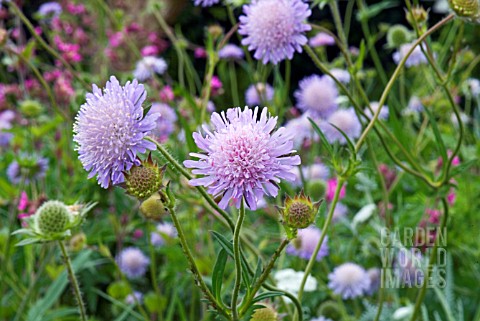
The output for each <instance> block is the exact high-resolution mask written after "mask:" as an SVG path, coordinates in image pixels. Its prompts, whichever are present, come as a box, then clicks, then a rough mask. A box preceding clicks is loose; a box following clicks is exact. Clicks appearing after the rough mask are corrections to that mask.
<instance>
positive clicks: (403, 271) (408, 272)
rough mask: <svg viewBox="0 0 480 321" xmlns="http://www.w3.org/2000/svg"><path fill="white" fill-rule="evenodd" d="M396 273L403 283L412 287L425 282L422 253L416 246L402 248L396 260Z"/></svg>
mask: <svg viewBox="0 0 480 321" xmlns="http://www.w3.org/2000/svg"><path fill="white" fill-rule="evenodd" d="M394 269H395V275H396V277H397V278H399V279H400V281H401V282H402V284H404V285H406V286H409V287H412V286H414V285H420V284H422V282H423V270H422V254H421V253H420V251H419V250H418V249H416V248H412V249H405V248H402V249H400V251H399V252H398V254H397V256H396V258H395V262H394Z"/></svg>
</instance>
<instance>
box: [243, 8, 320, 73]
mask: <svg viewBox="0 0 480 321" xmlns="http://www.w3.org/2000/svg"><path fill="white" fill-rule="evenodd" d="M243 12H244V14H245V15H244V16H240V28H239V30H238V33H240V34H241V35H244V36H245V38H244V39H243V40H242V45H244V46H248V50H255V54H254V55H253V57H254V58H255V59H257V60H262V62H263V63H264V64H266V63H268V62H272V63H274V64H277V63H278V62H280V61H282V60H284V59H285V58H288V59H292V58H293V54H294V53H295V51H298V52H302V46H303V45H305V44H306V43H307V41H308V39H307V37H306V36H305V35H304V33H305V31H308V30H310V29H311V27H310V26H309V25H308V24H307V23H305V20H306V19H307V18H308V17H309V16H310V14H311V13H312V12H311V10H310V9H309V7H308V4H307V3H304V2H303V1H302V0H252V3H251V4H250V5H245V6H243Z"/></svg>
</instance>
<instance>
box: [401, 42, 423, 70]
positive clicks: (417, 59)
mask: <svg viewBox="0 0 480 321" xmlns="http://www.w3.org/2000/svg"><path fill="white" fill-rule="evenodd" d="M412 46H413V43H407V44H404V45H402V46H401V47H400V49H399V50H398V51H396V52H394V53H393V61H395V63H396V64H397V65H398V64H399V63H400V61H401V60H402V59H403V58H404V57H405V56H406V55H407V53H408V51H409V50H410V48H412ZM427 62H428V60H427V57H425V55H424V54H423V52H422V49H421V48H420V46H416V47H415V49H414V50H413V52H412V54H411V55H410V56H409V57H408V58H407V60H406V61H405V67H407V68H409V67H413V66H418V65H420V64H426V63H427Z"/></svg>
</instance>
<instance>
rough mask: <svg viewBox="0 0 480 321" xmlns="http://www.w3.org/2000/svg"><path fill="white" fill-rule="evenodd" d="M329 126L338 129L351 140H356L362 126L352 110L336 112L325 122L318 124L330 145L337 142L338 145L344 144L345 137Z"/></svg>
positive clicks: (345, 141)
mask: <svg viewBox="0 0 480 321" xmlns="http://www.w3.org/2000/svg"><path fill="white" fill-rule="evenodd" d="M331 124H333V125H335V126H337V127H338V128H340V129H341V130H342V131H343V132H344V133H345V134H346V135H347V136H348V138H350V139H351V140H353V139H355V138H358V137H359V136H360V133H361V132H362V124H361V123H360V121H359V120H358V118H357V115H356V114H355V111H354V110H353V108H348V109H340V110H337V111H336V112H334V113H333V114H332V115H331V116H330V117H329V118H328V119H327V121H326V122H323V123H321V124H320V128H321V129H322V131H323V133H324V134H325V136H326V137H327V139H328V141H329V142H330V143H334V142H336V141H338V142H339V143H340V144H346V143H347V140H346V139H345V137H343V135H342V134H341V133H340V132H339V131H338V129H336V128H335V127H333V126H332V125H331Z"/></svg>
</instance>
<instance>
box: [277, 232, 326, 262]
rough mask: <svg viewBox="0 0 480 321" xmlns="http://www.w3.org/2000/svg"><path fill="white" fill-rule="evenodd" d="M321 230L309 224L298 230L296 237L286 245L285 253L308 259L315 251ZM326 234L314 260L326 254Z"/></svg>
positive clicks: (318, 259)
mask: <svg viewBox="0 0 480 321" xmlns="http://www.w3.org/2000/svg"><path fill="white" fill-rule="evenodd" d="M321 234H322V231H320V229H318V228H317V227H315V226H309V227H307V228H305V229H301V230H298V234H297V238H295V239H294V240H293V241H292V243H291V244H289V245H288V247H287V250H286V251H287V254H291V255H295V256H298V257H299V258H302V259H304V260H309V259H310V257H311V256H312V255H313V252H314V251H315V247H316V246H317V243H318V241H320V236H321ZM327 242H328V236H325V238H324V239H323V242H322V246H321V247H320V251H318V253H317V257H316V260H317V261H320V260H321V259H322V258H323V257H325V256H327V255H328V245H327Z"/></svg>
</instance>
